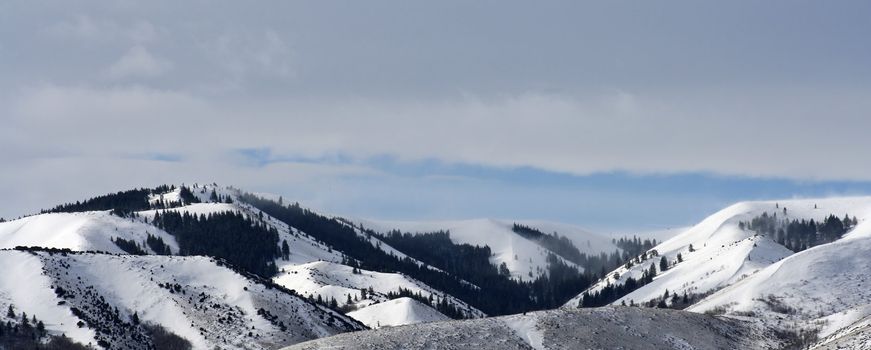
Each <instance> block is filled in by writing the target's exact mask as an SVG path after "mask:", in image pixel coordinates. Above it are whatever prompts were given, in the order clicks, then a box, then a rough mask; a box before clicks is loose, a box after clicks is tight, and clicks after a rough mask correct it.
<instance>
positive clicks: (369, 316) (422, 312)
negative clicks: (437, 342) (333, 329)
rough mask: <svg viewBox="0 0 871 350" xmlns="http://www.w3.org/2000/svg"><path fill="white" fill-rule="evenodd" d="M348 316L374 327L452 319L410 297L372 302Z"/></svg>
mask: <svg viewBox="0 0 871 350" xmlns="http://www.w3.org/2000/svg"><path fill="white" fill-rule="evenodd" d="M348 316H351V317H353V318H354V319H356V320H358V321H360V322H362V323H363V324H365V325H366V326H368V327H369V328H372V329H377V328H381V327H393V326H402V325H409V324H416V323H423V322H435V321H446V320H449V319H450V318H448V317H447V316H445V315H443V314H442V313H441V312H438V311H436V309H433V308H432V307H430V306H428V305H425V304H423V303H421V302H419V301H417V300H414V299H412V298H408V297H403V298H397V299H393V300H387V301H382V302H380V303H377V304H372V305H369V306H366V307H363V308H361V309H359V310H355V311H351V312H349V313H348Z"/></svg>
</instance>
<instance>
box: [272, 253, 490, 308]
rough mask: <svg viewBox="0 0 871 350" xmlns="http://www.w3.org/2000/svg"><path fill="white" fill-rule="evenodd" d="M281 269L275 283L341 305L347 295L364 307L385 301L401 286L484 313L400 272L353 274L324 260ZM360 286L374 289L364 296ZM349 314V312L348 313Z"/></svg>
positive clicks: (346, 267)
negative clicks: (389, 294) (333, 300)
mask: <svg viewBox="0 0 871 350" xmlns="http://www.w3.org/2000/svg"><path fill="white" fill-rule="evenodd" d="M283 270H284V271H283V272H281V273H279V275H278V276H276V277H274V278H273V280H274V281H275V283H277V284H280V285H282V286H284V287H287V288H289V289H292V290H295V291H296V292H297V293H299V294H300V295H302V296H306V297H307V296H312V297H317V296H318V295H319V296H321V298H323V299H324V300H330V299H331V298H335V299H336V302H338V303H339V305H341V306H344V305H346V304H347V299H348V296H349V295H350V296H351V299H352V300H353V299H354V298H356V299H358V301H356V302H352V304H353V305H354V306H357V307H366V306H368V305H371V304H373V303H379V302H383V301H386V300H387V294H388V293H391V292H393V293H396V292H398V291H399V288H402V289H405V290H409V291H411V292H412V293H414V294H421V295H422V296H423V297H426V298H429V297H430V296H431V297H432V298H433V299H434V300H435V299H438V298H447V300H448V303H450V304H453V305H454V306H455V307H457V308H458V309H460V310H463V311H464V312H466V313H468V315H469V316H470V317H484V316H486V315H485V314H484V313H483V312H481V311H480V310H478V309H475V308H473V307H471V306H470V305H468V304H466V303H465V302H463V301H461V300H459V299H457V298H455V297H453V296H451V295H446V294H445V293H443V292H441V291H439V290H437V289H435V288H432V287H430V286H428V285H426V284H425V283H423V282H420V281H418V280H416V279H413V278H411V277H409V276H406V275H403V274H399V273H385V272H375V271H368V270H363V269H358V273H356V274H355V273H353V268H352V267H350V266H347V265H342V264H337V263H331V262H326V261H318V262H311V263H307V264H301V265H289V266H285V267H284V269H283ZM361 289H366V290H370V289H371V291H372V292H374V293H371V292H367V295H366V298H365V299H363V295H362V292H361V291H360V290H361ZM427 307H429V306H427ZM349 315H351V314H350V313H349ZM360 321H364V320H360ZM364 323H365V322H364Z"/></svg>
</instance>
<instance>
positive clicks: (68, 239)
mask: <svg viewBox="0 0 871 350" xmlns="http://www.w3.org/2000/svg"><path fill="white" fill-rule="evenodd" d="M149 234H151V235H154V236H157V237H160V238H161V239H162V240H163V241H164V242H165V243H166V244H167V245H169V246H170V249H171V250H172V251H173V252H178V244H177V243H176V242H175V238H173V236H172V235H170V234H168V233H166V232H165V231H163V230H161V229H159V228H156V227H154V226H152V225H149V224H146V223H143V222H141V221H140V220H133V219H125V218H120V217H118V216H115V215H112V214H110V213H109V212H108V211H96V212H84V213H51V214H39V215H33V216H28V217H25V218H22V219H18V220H13V221H8V222H2V223H0V249H4V248H5V249H9V248H15V247H16V246H28V247H29V246H37V247H47V248H59V249H62V248H66V249H71V250H75V251H88V250H92V251H102V252H109V253H124V251H123V250H121V248H119V247H118V246H117V245H116V244H115V243H113V242H112V239H115V238H123V239H127V240H132V241H134V242H145V240H146V238H147V237H148V235H149ZM142 246H143V248H146V249H149V252H151V253H154V252H153V251H150V248H148V247H147V245H145V244H144V243H143V244H142Z"/></svg>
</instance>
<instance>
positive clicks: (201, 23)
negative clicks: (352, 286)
mask: <svg viewBox="0 0 871 350" xmlns="http://www.w3.org/2000/svg"><path fill="white" fill-rule="evenodd" d="M869 13H871V3H869V2H867V1H838V2H820V1H800V0H799V1H764V2H763V1H741V0H739V1H728V2H726V1H662V2H638V1H596V2H594V1H536V2H519V1H486V0H484V1H474V2H470V1H450V0H447V1H438V2H434V1H398V0H397V1H366V2H363V1H262V2H256V3H247V2H231V1H196V0H194V1H184V2H181V1H147V2H136V1H39V2H37V1H4V2H2V3H0V77H2V78H0V164H2V171H0V217H6V218H10V217H16V216H19V215H25V214H29V213H33V212H35V211H38V210H39V209H40V208H46V207H50V206H53V205H55V204H58V203H60V202H67V201H75V200H81V199H84V198H88V197H91V196H93V195H98V194H103V193H107V192H112V191H118V190H123V189H128V188H132V187H144V186H155V185H159V184H163V183H176V184H178V183H188V184H190V183H194V182H200V183H204V182H208V183H211V182H217V183H220V184H227V185H233V186H236V187H240V188H243V189H246V190H249V191H257V192H269V193H276V194H280V195H283V196H284V197H285V198H287V199H289V200H293V201H299V202H300V203H302V204H303V205H307V206H310V207H313V208H316V209H319V210H322V211H325V212H329V213H334V214H340V215H345V216H352V217H368V218H376V219H378V218H380V219H392V220H438V219H462V218H480V217H492V218H504V219H518V220H519V219H542V220H553V221H561V222H567V223H573V224H577V225H580V226H583V227H587V228H590V229H594V230H601V231H610V230H648V229H651V230H652V229H660V228H668V227H675V226H683V225H688V224H692V223H694V222H697V221H698V220H700V219H702V218H704V217H705V216H706V215H708V214H710V213H712V212H715V211H716V210H718V209H720V208H722V207H723V206H726V205H728V204H730V203H733V202H736V201H741V200H754V199H772V198H794V197H814V196H833V195H871V161H868V160H867V158H866V154H865V153H866V152H864V151H866V150H871V137H868V131H869V130H871V64H869V63H868V62H871V40H868V37H869V36H871V21H868V14H869Z"/></svg>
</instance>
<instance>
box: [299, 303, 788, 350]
mask: <svg viewBox="0 0 871 350" xmlns="http://www.w3.org/2000/svg"><path fill="white" fill-rule="evenodd" d="M780 345H781V340H780V339H778V338H777V337H776V336H775V335H774V334H771V333H770V332H766V331H765V330H761V329H759V328H757V327H755V326H754V325H753V324H751V323H746V322H741V321H737V320H731V319H724V318H716V317H712V316H708V315H703V314H697V313H691V312H683V311H674V310H660V309H646V308H630V307H608V308H599V309H580V310H577V309H575V310H552V311H542V312H535V313H527V314H525V315H512V316H502V317H494V318H485V319H475V320H463V321H446V322H434V323H425V324H419V325H409V326H401V327H386V328H381V329H377V330H371V331H363V332H357V333H353V334H340V335H337V336H333V337H329V338H323V339H318V340H314V341H310V342H306V343H301V344H297V345H294V346H291V347H289V348H287V349H286V350H303V349H306V350H308V349H326V348H329V349H390V348H402V349H494V350H495V349H499V350H502V349H535V350H542V349H611V348H620V349H699V350H702V349H772V348H778V347H779V346H780Z"/></svg>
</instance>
